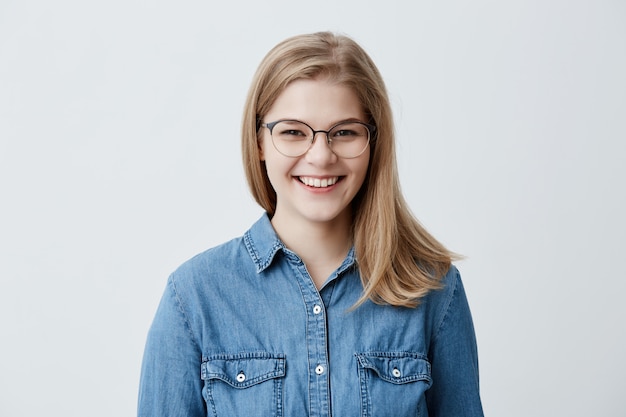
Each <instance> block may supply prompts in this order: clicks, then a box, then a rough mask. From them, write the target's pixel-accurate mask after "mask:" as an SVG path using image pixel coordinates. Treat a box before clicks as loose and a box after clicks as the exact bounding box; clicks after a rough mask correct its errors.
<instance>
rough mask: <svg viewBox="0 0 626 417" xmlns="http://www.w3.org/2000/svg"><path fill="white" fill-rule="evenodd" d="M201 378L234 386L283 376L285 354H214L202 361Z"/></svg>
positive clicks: (239, 386) (253, 383)
mask: <svg viewBox="0 0 626 417" xmlns="http://www.w3.org/2000/svg"><path fill="white" fill-rule="evenodd" d="M201 376H202V379H203V380H209V379H219V380H222V381H224V382H226V383H227V384H229V385H231V386H233V387H235V388H247V387H249V386H252V385H255V384H258V383H261V382H263V381H267V380H268V379H273V378H279V377H283V376H285V356H284V355H282V354H273V353H267V352H252V353H238V354H234V355H228V354H220V355H214V356H211V357H209V358H207V359H205V361H204V362H202V375H201Z"/></svg>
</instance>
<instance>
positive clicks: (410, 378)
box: [356, 352, 432, 384]
mask: <svg viewBox="0 0 626 417" xmlns="http://www.w3.org/2000/svg"><path fill="white" fill-rule="evenodd" d="M356 357H357V360H358V362H359V366H360V367H362V368H367V369H371V370H373V371H374V372H376V373H377V374H378V376H379V377H380V378H381V379H382V380H384V381H387V382H391V383H392V384H406V383H408V382H415V381H427V382H429V383H431V382H432V380H431V373H430V362H428V360H427V359H426V358H425V357H424V356H423V355H421V354H415V353H407V352H398V353H396V352H368V353H357V354H356Z"/></svg>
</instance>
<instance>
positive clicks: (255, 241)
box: [243, 213, 285, 273]
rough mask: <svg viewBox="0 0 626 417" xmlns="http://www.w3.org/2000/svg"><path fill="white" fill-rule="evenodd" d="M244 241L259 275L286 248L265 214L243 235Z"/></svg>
mask: <svg viewBox="0 0 626 417" xmlns="http://www.w3.org/2000/svg"><path fill="white" fill-rule="evenodd" d="M243 240H244V242H245V244H246V249H248V253H249V254H250V257H251V258H252V261H253V262H254V264H255V265H256V272H257V273H259V272H262V271H263V270H265V268H267V267H268V266H269V265H270V264H271V263H272V260H273V259H274V255H276V252H278V250H280V249H284V248H285V245H284V244H283V242H281V241H280V239H279V238H278V235H277V234H276V231H274V228H273V227H272V223H271V222H270V218H269V216H268V214H267V213H264V214H263V216H261V218H260V219H259V220H257V221H256V223H254V224H253V225H252V227H251V228H250V229H249V230H248V231H247V232H246V233H245V234H244V235H243Z"/></svg>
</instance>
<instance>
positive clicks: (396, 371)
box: [391, 368, 402, 378]
mask: <svg viewBox="0 0 626 417" xmlns="http://www.w3.org/2000/svg"><path fill="white" fill-rule="evenodd" d="M391 374H392V375H393V376H395V377H396V378H400V377H401V376H402V372H400V370H399V369H398V368H393V371H391Z"/></svg>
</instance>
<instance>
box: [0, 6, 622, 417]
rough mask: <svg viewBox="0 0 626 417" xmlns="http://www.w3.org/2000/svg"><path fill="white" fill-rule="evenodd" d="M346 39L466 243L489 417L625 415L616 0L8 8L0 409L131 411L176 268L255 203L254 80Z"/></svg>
mask: <svg viewBox="0 0 626 417" xmlns="http://www.w3.org/2000/svg"><path fill="white" fill-rule="evenodd" d="M325 29H330V30H335V31H340V32H344V33H347V34H349V35H351V36H352V37H353V38H355V39H356V40H357V41H359V42H360V43H361V44H362V45H363V46H364V47H365V49H366V50H367V51H368V52H369V53H370V54H371V55H372V57H373V58H374V60H375V61H376V62H377V63H378V65H379V68H380V70H381V71H382V73H383V75H384V77H385V79H386V82H387V85H388V88H389V93H390V96H391V99H392V102H393V106H394V111H395V116H396V121H397V130H398V137H399V163H400V170H401V176H402V185H403V189H404V192H405V194H406V196H407V199H408V200H409V202H410V203H411V207H412V209H413V210H414V212H415V213H416V215H417V216H418V217H419V218H420V219H421V220H422V222H423V223H424V224H425V225H426V227H427V228H428V229H429V230H430V231H431V232H433V233H434V234H435V235H436V236H437V237H438V238H440V240H442V241H443V242H444V243H445V244H446V245H448V246H449V247H450V248H451V249H453V250H455V251H457V252H460V253H462V254H464V255H466V256H467V259H466V260H464V261H462V262H460V263H459V264H458V266H459V268H460V269H461V272H462V274H463V277H464V281H465V285H466V289H467V292H468V296H469V298H470V304H471V307H472V309H473V313H474V320H475V325H476V331H477V336H478V341H479V351H480V361H481V382H482V396H483V402H484V408H485V412H486V414H487V415H489V416H508V417H516V416H520V417H521V416H525V417H526V416H546V417H553V416H569V417H576V416H581V417H582V416H625V415H626V400H625V398H624V392H625V388H626V383H624V375H625V374H626V359H625V352H626V326H625V325H624V319H625V318H626V307H625V304H626V303H624V293H625V290H626V284H625V281H626V274H625V273H624V270H623V266H622V265H621V263H622V262H621V261H622V260H623V259H624V256H623V253H624V249H626V245H625V243H624V242H625V238H626V222H625V221H624V218H623V216H624V213H626V198H625V194H626V192H625V189H626V186H625V184H624V183H625V179H626V163H625V162H626V161H625V159H626V158H625V144H624V143H625V140H626V75H625V74H626V4H625V3H624V2H623V1H617V0H614V1H610V0H587V1H581V0H575V1H567V0H561V1H557V0H542V1H540V0H530V1H522V0H513V1H486V0H482V1H473V2H466V1H459V0H456V1H416V2H409V1H399V0H386V1H377V2H373V1H366V0H351V1H343V2H336V1H328V0H321V1H317V2H306V3H298V2H295V1H278V0H271V1H259V2H253V1H249V2H246V3H238V2H236V1H233V2H225V1H222V2H219V4H218V2H210V1H197V0H183V1H178V2H174V1H138V0H109V1H80V0H75V1H71V0H58V1H43V0H34V1H17V0H3V1H2V2H1V3H0V198H1V202H0V280H1V284H2V285H1V287H0V334H1V342H0V415H1V416H3V417H4V416H6V417H20V416H35V415H53V416H86V415H88V416H94V417H98V416H132V415H134V414H135V404H136V396H137V384H138V377H139V368H140V362H141V356H142V351H143V344H144V341H145V337H146V332H147V330H148V327H149V325H150V322H151V320H152V316H153V314H154V311H155V309H156V306H157V303H158V301H159V298H160V295H161V292H162V290H163V289H164V286H165V281H166V279H167V276H168V275H169V273H170V272H171V271H172V270H173V269H174V268H176V267H177V266H178V265H179V264H180V263H182V262H183V261H184V260H186V259H187V258H189V257H191V256H192V255H194V254H196V253H197V252H200V251H202V250H204V249H206V248H208V247H210V246H213V245H216V244H218V243H221V242H223V241H225V240H227V239H230V238H232V237H235V236H238V235H240V234H241V233H242V232H243V231H245V230H246V229H247V228H248V226H249V225H250V224H251V223H252V222H254V221H255V220H256V219H257V218H258V217H259V216H260V215H261V210H260V209H259V208H258V207H257V206H256V205H255V203H254V202H253V201H252V199H251V197H250V196H249V194H248V190H247V186H246V184H245V180H244V178H243V173H242V168H241V162H240V156H239V128H240V126H239V124H240V119H241V111H242V106H243V101H244V98H245V94H246V91H247V88H248V85H249V82H250V80H251V77H252V74H253V72H254V70H255V68H256V65H257V64H258V63H259V61H260V60H261V58H262V56H263V55H265V53H266V52H267V51H268V50H269V49H270V48H271V47H272V46H273V45H274V44H276V43H277V42H279V41H280V40H282V39H284V38H285V37H287V36H291V35H294V34H297V33H304V32H310V31H316V30H325Z"/></svg>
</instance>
